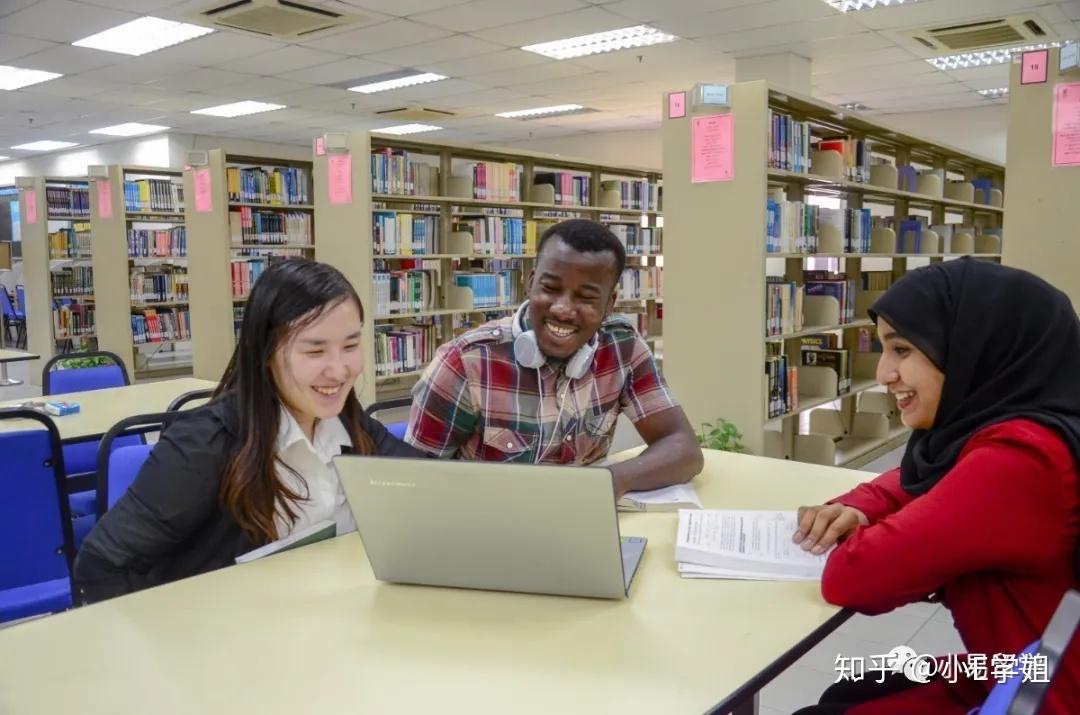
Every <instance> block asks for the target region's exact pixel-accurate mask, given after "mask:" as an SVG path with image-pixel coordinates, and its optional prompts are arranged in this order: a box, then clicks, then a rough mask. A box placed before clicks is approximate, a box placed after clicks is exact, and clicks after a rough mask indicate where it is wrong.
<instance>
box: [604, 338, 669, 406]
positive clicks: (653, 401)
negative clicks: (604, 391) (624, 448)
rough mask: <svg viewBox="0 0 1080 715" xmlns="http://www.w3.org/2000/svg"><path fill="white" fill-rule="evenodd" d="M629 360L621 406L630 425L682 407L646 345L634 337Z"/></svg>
mask: <svg viewBox="0 0 1080 715" xmlns="http://www.w3.org/2000/svg"><path fill="white" fill-rule="evenodd" d="M631 344H632V347H631V349H630V350H629V351H628V352H629V355H628V356H627V357H626V360H627V364H628V369H627V373H626V382H625V383H624V384H623V390H622V394H621V395H620V396H619V405H620V406H621V407H622V410H623V411H624V412H625V413H626V416H627V417H629V418H630V421H631V422H637V421H639V420H643V419H645V418H646V417H651V416H653V415H655V414H657V413H660V412H663V411H664V410H667V409H670V408H672V407H678V405H679V403H678V401H677V400H676V399H675V396H674V395H673V394H672V393H671V389H670V388H669V387H668V384H667V382H666V381H665V380H664V376H663V375H661V374H660V371H659V370H658V369H657V367H656V361H655V360H654V359H653V355H652V353H651V352H650V351H649V347H648V346H647V345H646V344H645V341H644V340H642V339H641V338H640V337H638V336H636V335H635V336H634V338H633V341H632V343H631Z"/></svg>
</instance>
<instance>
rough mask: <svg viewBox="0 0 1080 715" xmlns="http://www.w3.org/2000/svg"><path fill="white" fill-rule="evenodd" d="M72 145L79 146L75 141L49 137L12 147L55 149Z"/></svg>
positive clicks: (25, 149) (28, 149) (40, 149)
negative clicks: (50, 138)
mask: <svg viewBox="0 0 1080 715" xmlns="http://www.w3.org/2000/svg"><path fill="white" fill-rule="evenodd" d="M73 146H79V145H78V144H77V143H76V142H58V141H52V140H49V139H42V140H41V141H36V142H30V143H29V144H17V145H15V146H13V147H11V148H12V149H21V150H23V151H56V150H57V149H69V148H71V147H73Z"/></svg>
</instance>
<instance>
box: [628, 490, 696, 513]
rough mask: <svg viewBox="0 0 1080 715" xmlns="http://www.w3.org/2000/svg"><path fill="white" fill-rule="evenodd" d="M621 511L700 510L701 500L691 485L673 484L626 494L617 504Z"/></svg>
mask: <svg viewBox="0 0 1080 715" xmlns="http://www.w3.org/2000/svg"><path fill="white" fill-rule="evenodd" d="M618 507H619V509H621V510H623V511H675V510H676V509H690V508H693V507H697V508H699V509H700V508H701V499H699V498H698V495H697V491H696V490H695V489H694V485H693V484H673V485H671V486H670V487H661V488H660V489H653V490H651V491H647V492H627V493H626V494H624V495H623V497H622V499H620V500H619V502H618Z"/></svg>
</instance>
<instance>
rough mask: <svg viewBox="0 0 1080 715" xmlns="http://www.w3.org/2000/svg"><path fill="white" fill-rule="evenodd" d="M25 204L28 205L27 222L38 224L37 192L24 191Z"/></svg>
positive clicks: (31, 190)
mask: <svg viewBox="0 0 1080 715" xmlns="http://www.w3.org/2000/svg"><path fill="white" fill-rule="evenodd" d="M23 203H24V204H25V205H26V222H27V223H37V192H36V191H34V190H33V189H29V190H27V191H24V192H23Z"/></svg>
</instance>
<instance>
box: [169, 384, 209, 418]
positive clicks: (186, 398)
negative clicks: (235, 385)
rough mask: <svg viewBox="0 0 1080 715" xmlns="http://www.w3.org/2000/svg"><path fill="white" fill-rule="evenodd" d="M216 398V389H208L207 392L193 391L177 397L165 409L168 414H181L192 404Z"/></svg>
mask: <svg viewBox="0 0 1080 715" xmlns="http://www.w3.org/2000/svg"><path fill="white" fill-rule="evenodd" d="M213 396H214V389H213V388H208V389H205V390H191V391H189V392H185V393H184V394H182V395H180V396H179V397H177V398H176V399H175V400H173V401H172V402H170V403H169V406H168V407H166V408H165V411H166V412H179V411H180V410H182V409H184V407H186V406H187V405H188V403H190V402H195V401H197V400H210V399H211V398H213Z"/></svg>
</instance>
